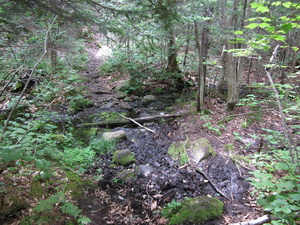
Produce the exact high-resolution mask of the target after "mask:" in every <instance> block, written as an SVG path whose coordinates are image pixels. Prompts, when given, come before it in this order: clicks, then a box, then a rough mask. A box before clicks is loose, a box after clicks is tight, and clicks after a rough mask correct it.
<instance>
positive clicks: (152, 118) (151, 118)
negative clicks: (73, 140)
mask: <svg viewBox="0 0 300 225" xmlns="http://www.w3.org/2000/svg"><path fill="white" fill-rule="evenodd" d="M181 116H182V115H181V114H165V115H155V116H147V117H140V118H134V119H132V120H134V121H135V122H138V123H140V124H142V123H149V122H154V121H159V120H163V119H172V118H176V117H181ZM132 120H121V119H119V120H118V119H116V120H109V121H100V122H97V123H83V124H79V125H77V126H78V127H117V126H124V125H127V124H130V123H134V122H133V121H132Z"/></svg>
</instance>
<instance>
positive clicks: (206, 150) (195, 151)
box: [187, 138, 216, 163]
mask: <svg viewBox="0 0 300 225" xmlns="http://www.w3.org/2000/svg"><path fill="white" fill-rule="evenodd" d="M187 148H188V152H189V155H190V158H191V159H192V160H193V161H194V162H195V163H199V162H200V161H201V160H202V159H205V158H207V157H208V156H210V155H212V156H214V155H216V152H215V151H214V150H213V148H212V146H211V144H210V142H209V140H207V139H205V138H201V139H199V140H195V141H192V142H190V141H189V144H188V146H187Z"/></svg>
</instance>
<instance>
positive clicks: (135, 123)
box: [119, 114, 155, 133]
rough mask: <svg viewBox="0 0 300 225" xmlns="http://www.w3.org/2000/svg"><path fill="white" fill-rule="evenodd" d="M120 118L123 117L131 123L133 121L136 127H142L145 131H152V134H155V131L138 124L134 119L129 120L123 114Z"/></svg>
mask: <svg viewBox="0 0 300 225" xmlns="http://www.w3.org/2000/svg"><path fill="white" fill-rule="evenodd" d="M119 116H121V117H123V118H124V119H127V120H130V121H132V122H133V123H135V124H136V125H138V126H140V127H142V128H144V129H146V130H148V131H150V132H152V133H155V131H154V130H151V129H150V128H148V127H145V126H143V125H142V124H140V123H138V122H136V121H135V120H134V119H131V118H129V117H126V116H123V115H121V114H119Z"/></svg>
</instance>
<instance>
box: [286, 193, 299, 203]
mask: <svg viewBox="0 0 300 225" xmlns="http://www.w3.org/2000/svg"><path fill="white" fill-rule="evenodd" d="M289 197H290V198H291V200H293V201H300V193H290V194H289Z"/></svg>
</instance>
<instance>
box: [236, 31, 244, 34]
mask: <svg viewBox="0 0 300 225" xmlns="http://www.w3.org/2000/svg"><path fill="white" fill-rule="evenodd" d="M234 33H235V34H243V33H244V32H243V31H241V30H237V31H235V32H234Z"/></svg>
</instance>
